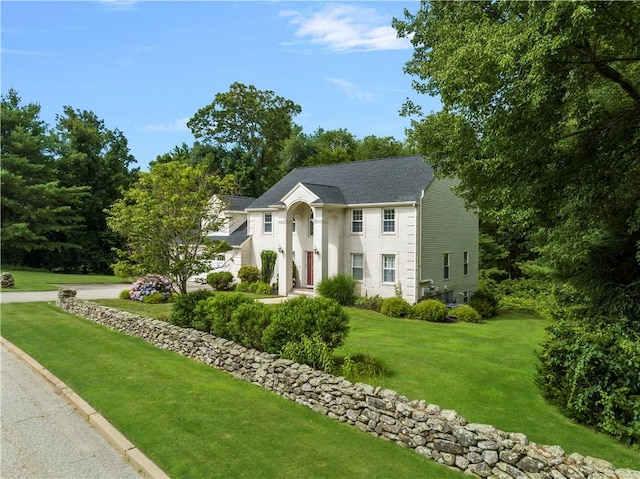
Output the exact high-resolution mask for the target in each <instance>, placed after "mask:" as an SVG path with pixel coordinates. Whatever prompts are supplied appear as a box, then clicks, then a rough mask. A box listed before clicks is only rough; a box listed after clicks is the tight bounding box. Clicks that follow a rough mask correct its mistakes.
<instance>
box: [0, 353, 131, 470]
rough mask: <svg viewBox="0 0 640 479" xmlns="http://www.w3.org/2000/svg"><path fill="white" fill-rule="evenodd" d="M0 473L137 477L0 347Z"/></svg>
mask: <svg viewBox="0 0 640 479" xmlns="http://www.w3.org/2000/svg"><path fill="white" fill-rule="evenodd" d="M0 370H1V373H2V381H0V401H1V403H0V404H1V407H2V414H0V430H1V432H2V434H0V451H1V453H0V477H2V478H3V479H140V477H141V476H140V475H139V474H138V473H137V472H136V471H135V470H134V469H133V467H132V466H131V465H129V464H128V463H126V462H124V459H123V458H122V456H121V455H120V454H119V453H118V452H117V451H116V450H115V449H114V448H113V447H112V446H111V445H110V444H109V443H108V442H107V441H106V439H105V438H104V437H102V436H101V435H100V433H98V431H96V430H95V429H94V428H92V427H91V426H90V425H89V423H88V422H86V421H85V420H84V419H83V418H82V417H80V416H79V415H78V414H76V413H75V412H74V411H73V409H72V408H71V407H70V406H69V405H68V404H67V403H66V402H65V401H64V399H63V398H62V397H60V396H58V395H56V394H55V393H54V390H53V388H52V386H51V385H50V384H49V383H47V382H46V381H45V380H44V379H43V378H42V377H41V376H39V375H37V374H36V373H35V372H34V371H32V370H31V369H29V367H27V366H26V365H25V364H24V363H23V362H22V361H20V360H19V359H18V358H16V356H14V355H13V354H11V353H10V352H9V351H7V350H6V349H5V348H4V347H2V348H0Z"/></svg>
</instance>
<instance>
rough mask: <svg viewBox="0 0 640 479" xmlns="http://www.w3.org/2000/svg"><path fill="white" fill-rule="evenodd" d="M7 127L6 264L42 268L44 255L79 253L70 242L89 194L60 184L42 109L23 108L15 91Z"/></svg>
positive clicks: (6, 108) (6, 104) (9, 98)
mask: <svg viewBox="0 0 640 479" xmlns="http://www.w3.org/2000/svg"><path fill="white" fill-rule="evenodd" d="M1 128H2V144H1V152H2V169H1V178H2V190H1V196H2V203H1V204H2V262H3V263H4V264H15V265H26V266H33V267H40V266H42V255H43V254H47V253H48V252H50V253H53V254H56V255H58V254H62V253H63V252H65V251H69V250H73V249H76V248H78V245H77V244H74V243H72V242H68V241H66V239H65V238H66V236H67V235H71V234H73V233H74V232H76V231H78V228H79V227H80V224H81V221H82V218H81V216H80V215H78V213H77V210H78V208H79V206H80V205H81V204H82V201H83V200H84V199H86V197H87V193H86V190H87V189H86V188H83V187H78V186H75V185H74V186H63V185H61V184H60V182H59V181H58V179H57V175H56V170H55V161H54V159H53V141H52V138H51V136H50V135H49V134H48V132H47V125H46V124H45V123H44V122H43V121H42V120H41V119H40V105H38V104H36V103H29V104H26V105H23V104H21V99H20V97H19V96H18V92H17V91H16V90H13V89H11V90H9V92H8V93H7V95H6V96H3V97H2V122H1Z"/></svg>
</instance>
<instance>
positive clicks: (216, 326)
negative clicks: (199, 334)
mask: <svg viewBox="0 0 640 479" xmlns="http://www.w3.org/2000/svg"><path fill="white" fill-rule="evenodd" d="M253 302H254V301H253V299H251V298H249V297H248V296H246V295H244V294H241V293H230V294H218V295H216V296H213V297H211V298H209V299H207V300H205V301H202V302H201V303H199V304H198V306H197V307H196V310H195V316H196V317H195V320H194V324H193V326H194V327H195V328H196V329H199V330H200V331H206V332H208V333H212V334H215V335H216V336H218V337H221V338H225V339H232V338H233V331H232V327H231V316H232V315H233V312H234V311H235V310H236V309H237V308H238V306H240V305H241V304H244V303H253Z"/></svg>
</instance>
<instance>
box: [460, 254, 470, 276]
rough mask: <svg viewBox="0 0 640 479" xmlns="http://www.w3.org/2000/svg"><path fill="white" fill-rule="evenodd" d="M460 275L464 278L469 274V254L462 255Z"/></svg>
mask: <svg viewBox="0 0 640 479" xmlns="http://www.w3.org/2000/svg"><path fill="white" fill-rule="evenodd" d="M462 274H464V275H465V276H466V275H468V274H469V252H468V251H465V252H464V253H462Z"/></svg>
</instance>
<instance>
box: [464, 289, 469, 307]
mask: <svg viewBox="0 0 640 479" xmlns="http://www.w3.org/2000/svg"><path fill="white" fill-rule="evenodd" d="M462 302H463V303H465V304H467V303H468V302H469V291H463V292H462Z"/></svg>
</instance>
